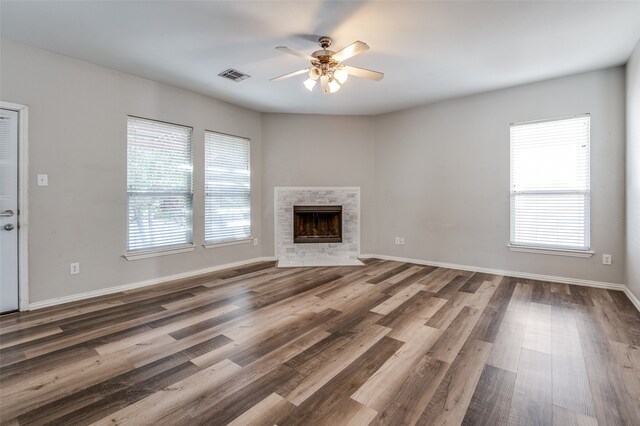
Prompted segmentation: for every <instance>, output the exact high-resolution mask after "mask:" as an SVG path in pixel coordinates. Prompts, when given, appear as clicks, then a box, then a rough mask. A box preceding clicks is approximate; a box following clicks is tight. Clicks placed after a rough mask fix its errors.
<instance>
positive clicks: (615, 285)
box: [360, 254, 627, 293]
mask: <svg viewBox="0 0 640 426" xmlns="http://www.w3.org/2000/svg"><path fill="white" fill-rule="evenodd" d="M360 257H361V258H363V259H366V258H370V257H373V258H377V259H383V260H394V261H397V262H406V263H415V264H418V265H429V266H437V267H439V268H449V269H459V270H461V271H472V272H483V273H485V274H494V275H506V276H509V277H516V278H527V279H531V280H538V281H551V282H555V283H563V284H575V285H581V286H585V287H596V288H605V289H609V290H620V291H624V292H625V293H626V292H627V286H626V285H624V284H618V283H608V282H603V281H592V280H583V279H580V278H568V277H556V276H552V275H541V274H531V273H528V272H517V271H505V270H502V269H493V268H482V267H479V266H469V265H458V264H456V263H444V262H433V261H430V260H422V259H411V258H406V257H397V256H386V255H383V254H364V255H361V256H360Z"/></svg>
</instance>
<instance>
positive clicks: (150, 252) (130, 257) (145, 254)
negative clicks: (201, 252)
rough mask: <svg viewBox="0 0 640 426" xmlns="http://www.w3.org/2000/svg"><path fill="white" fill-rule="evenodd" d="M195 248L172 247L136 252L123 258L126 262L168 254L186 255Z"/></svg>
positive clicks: (190, 246)
mask: <svg viewBox="0 0 640 426" xmlns="http://www.w3.org/2000/svg"><path fill="white" fill-rule="evenodd" d="M195 248H196V246H194V245H193V244H191V245H188V246H182V247H172V248H168V249H162V250H145V251H138V252H131V253H126V254H124V255H123V257H124V258H125V259H127V260H140V259H148V258H150V257H158V256H168V255H170V254H178V253H187V252H190V251H193V250H195Z"/></svg>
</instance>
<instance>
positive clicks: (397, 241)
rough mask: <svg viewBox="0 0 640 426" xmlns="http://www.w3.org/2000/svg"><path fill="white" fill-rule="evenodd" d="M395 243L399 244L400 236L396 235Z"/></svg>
mask: <svg viewBox="0 0 640 426" xmlns="http://www.w3.org/2000/svg"><path fill="white" fill-rule="evenodd" d="M396 245H400V237H396Z"/></svg>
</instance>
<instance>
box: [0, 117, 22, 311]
mask: <svg viewBox="0 0 640 426" xmlns="http://www.w3.org/2000/svg"><path fill="white" fill-rule="evenodd" d="M15 310H18V112H17V111H12V110H8V109H4V108H1V109H0V313H4V312H9V311H15Z"/></svg>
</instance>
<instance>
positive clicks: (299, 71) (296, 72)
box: [269, 68, 309, 81]
mask: <svg viewBox="0 0 640 426" xmlns="http://www.w3.org/2000/svg"><path fill="white" fill-rule="evenodd" d="M306 72H309V70H308V69H307V68H305V69H302V70H298V71H294V72H290V73H288V74H284V75H281V76H279V77H274V78H272V79H271V80H269V81H278V80H284V79H285V78H290V77H295V76H296V75H300V74H304V73H306Z"/></svg>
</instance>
